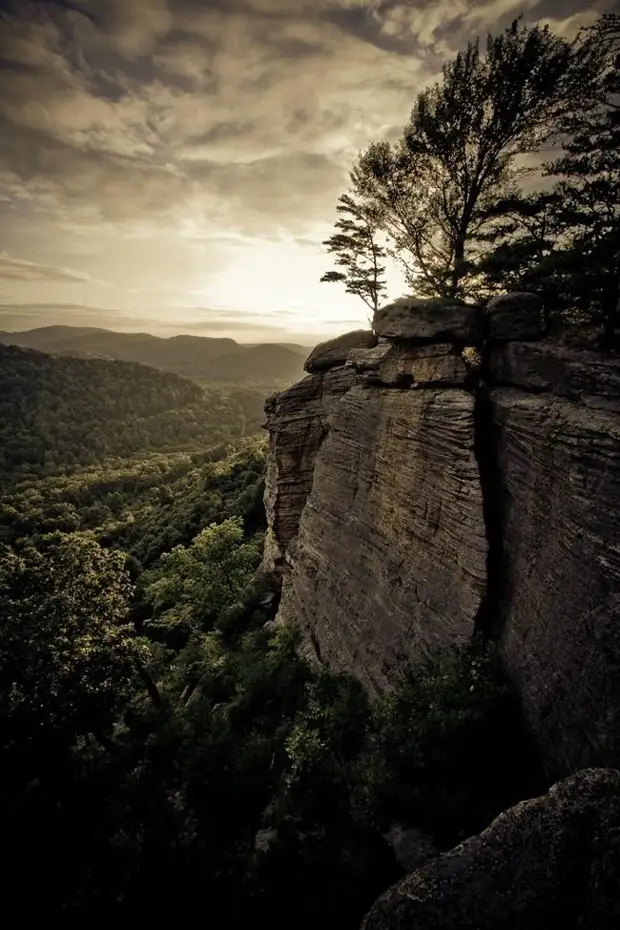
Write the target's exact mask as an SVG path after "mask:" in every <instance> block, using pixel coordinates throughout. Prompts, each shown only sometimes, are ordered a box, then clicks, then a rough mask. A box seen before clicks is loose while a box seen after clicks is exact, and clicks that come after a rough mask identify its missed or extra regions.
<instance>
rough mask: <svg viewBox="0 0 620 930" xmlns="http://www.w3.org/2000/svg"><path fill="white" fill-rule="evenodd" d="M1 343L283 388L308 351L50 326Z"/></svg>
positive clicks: (299, 372)
mask: <svg viewBox="0 0 620 930" xmlns="http://www.w3.org/2000/svg"><path fill="white" fill-rule="evenodd" d="M0 343H4V344H6V345H18V346H22V347H23V348H28V349H37V350H39V351H41V352H50V353H53V354H55V355H77V356H83V357H98V358H110V359H117V360H119V361H124V362H139V363H141V364H142V365H148V366H150V367H152V368H160V369H162V370H164V371H170V372H173V373H174V374H178V375H182V376H183V377H185V378H191V379H192V380H194V381H222V382H228V383H231V384H233V383H234V384H248V383H251V384H256V385H261V386H265V388H266V389H274V390H275V389H277V388H280V387H284V386H285V385H288V384H291V383H292V382H294V381H296V380H298V379H299V378H301V377H302V376H303V361H304V359H305V357H306V356H307V355H308V354H309V351H310V350H309V349H307V348H306V347H304V346H298V345H295V344H290V343H287V344H286V345H281V344H279V343H262V344H259V345H240V344H239V343H238V342H235V341H234V339H213V338H209V337H206V336H171V337H170V338H168V339H163V338H161V337H159V336H151V335H150V334H149V333H116V332H113V331H112V330H108V329H97V328H95V327H79V326H44V327H41V328H40V329H31V330H26V331H25V332H16V333H9V332H0Z"/></svg>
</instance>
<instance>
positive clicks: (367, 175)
mask: <svg viewBox="0 0 620 930" xmlns="http://www.w3.org/2000/svg"><path fill="white" fill-rule="evenodd" d="M609 56H610V51H609V45H608V43H605V42H601V41H600V40H599V39H598V38H597V37H595V36H594V34H593V33H592V32H590V31H587V30H585V31H582V32H581V33H580V34H579V35H578V36H577V38H576V39H575V40H574V41H572V42H569V41H568V40H566V39H564V38H560V37H558V36H555V35H554V34H553V33H552V32H551V31H550V30H549V28H548V27H547V26H544V27H541V26H535V27H533V28H528V27H527V26H525V25H524V24H523V23H522V22H521V20H520V19H519V20H515V21H514V22H513V23H512V25H511V26H510V27H509V28H508V29H506V30H505V31H504V32H503V33H501V34H500V35H498V36H488V38H487V43H486V51H485V53H484V54H483V53H481V51H480V44H479V40H476V41H475V42H470V43H469V45H468V46H467V48H466V49H465V51H462V52H459V54H458V55H457V56H456V57H455V58H454V59H453V60H452V61H450V62H448V63H446V64H445V65H444V68H443V75H442V79H441V80H440V81H438V82H437V83H436V84H434V85H433V86H431V87H430V88H428V89H427V90H425V91H423V92H422V93H420V94H418V96H417V99H416V102H415V104H414V107H413V110H412V113H411V118H410V120H409V123H408V125H407V127H406V128H405V131H404V134H403V137H402V139H400V140H399V141H398V142H397V143H395V144H393V145H391V144H390V143H388V142H375V143H372V144H371V145H370V146H369V148H368V149H367V150H366V151H365V152H364V153H362V154H361V155H360V157H359V159H358V162H357V164H356V165H355V167H354V168H353V170H352V172H351V175H350V177H351V182H352V189H353V194H354V197H355V199H356V201H357V202H358V203H359V204H363V205H365V206H366V207H367V208H368V209H372V211H373V214H372V215H373V216H374V217H375V218H376V221H377V225H378V228H380V229H381V230H383V231H384V233H386V234H387V235H388V237H389V242H390V247H389V249H388V254H390V255H392V256H393V257H394V258H396V259H397V261H399V262H400V263H401V264H402V265H403V266H404V269H405V273H406V278H407V282H408V284H409V285H410V286H411V288H412V290H413V291H414V292H415V293H417V294H420V295H426V296H441V297H464V296H468V295H470V294H472V293H473V294H475V293H476V265H477V262H478V261H479V259H480V258H481V256H482V255H484V251H485V248H486V249H488V248H489V246H488V245H487V244H486V243H485V242H484V238H483V237H484V235H485V234H488V232H489V230H490V229H492V227H493V224H494V223H495V221H496V220H495V217H494V215H493V206H494V204H495V203H496V202H497V201H498V200H500V199H502V198H506V197H507V196H510V195H511V194H515V193H516V192H517V190H518V188H517V182H518V180H519V178H520V177H521V176H522V175H523V173H524V172H525V171H526V169H525V168H524V167H523V165H521V166H520V167H519V166H518V164H517V162H518V160H519V159H520V158H522V156H526V155H530V154H532V153H537V152H540V151H541V149H543V148H544V147H545V146H548V145H550V144H552V143H553V141H555V140H556V139H557V138H558V137H559V136H560V135H561V133H563V132H566V131H568V130H569V127H570V124H571V120H572V119H573V116H574V114H575V113H583V112H587V111H589V110H590V109H591V108H592V107H593V106H595V105H596V104H597V102H598V101H599V100H600V99H601V95H602V93H603V82H604V75H605V72H606V70H607V69H608V66H609Z"/></svg>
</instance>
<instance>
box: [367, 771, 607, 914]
mask: <svg viewBox="0 0 620 930" xmlns="http://www.w3.org/2000/svg"><path fill="white" fill-rule="evenodd" d="M619 875H620V772H618V771H615V770H612V769H590V770H584V771H581V772H579V773H577V774H576V775H573V776H571V777H570V778H567V779H565V780H564V781H562V782H560V783H559V784H556V785H554V786H553V787H552V788H551V790H550V791H549V793H548V794H546V795H543V796H542V797H539V798H534V799H532V800H529V801H522V802H521V803H520V804H517V805H516V806H515V807H512V808H510V809H509V810H507V811H505V812H504V813H503V814H500V816H499V817H498V818H497V819H496V820H494V821H493V822H492V823H491V825H490V826H489V827H487V829H486V830H484V831H483V832H482V833H480V834H479V835H478V836H474V837H471V838H470V839H468V840H466V841H465V842H464V843H462V844H461V845H460V846H457V847H456V848H455V849H453V850H451V851H450V852H448V853H444V854H443V855H440V856H438V857H434V858H431V859H429V860H428V861H427V862H426V863H425V864H424V865H423V866H422V867H421V868H420V869H418V870H417V871H415V872H413V873H412V874H411V875H408V876H407V877H406V878H405V879H404V880H403V881H401V882H399V883H398V884H397V885H395V886H393V887H392V888H390V889H389V890H388V891H387V892H386V893H385V894H384V895H382V896H381V897H380V898H379V900H378V901H377V902H376V904H375V905H374V906H373V908H372V910H371V911H370V913H369V914H368V916H367V917H366V919H365V920H364V922H363V924H362V930H517V928H521V927H523V928H527V930H551V928H555V927H558V928H560V927H561V928H563V930H570V928H575V930H577V928H581V930H612V928H616V927H618V926H620V882H619V881H618V876H619Z"/></svg>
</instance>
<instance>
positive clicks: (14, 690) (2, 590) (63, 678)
mask: <svg viewBox="0 0 620 930" xmlns="http://www.w3.org/2000/svg"><path fill="white" fill-rule="evenodd" d="M125 560H126V556H125V555H124V553H121V552H114V551H110V550H105V549H102V548H101V546H100V545H99V544H98V543H97V542H96V540H95V539H94V537H93V536H92V535H91V534H89V533H70V534H65V533H53V534H49V535H47V536H44V537H43V538H42V539H41V541H40V543H39V547H38V548H36V547H35V546H34V545H32V544H28V545H25V546H23V547H20V548H19V549H18V550H17V551H16V550H13V549H11V548H9V547H4V548H3V549H2V551H1V552H0V718H1V719H2V722H3V725H2V735H1V738H0V747H1V748H2V750H3V751H4V752H5V753H6V752H9V753H12V751H13V749H14V748H17V749H19V755H20V757H21V756H22V755H24V754H25V755H32V756H33V758H36V757H38V756H39V755H40V754H41V753H43V755H45V754H47V753H49V752H51V751H52V749H53V751H55V752H59V751H61V749H64V750H65V751H68V750H69V749H70V748H71V747H72V746H73V745H74V744H75V743H76V741H77V740H78V739H79V738H80V737H84V736H86V735H87V734H93V735H94V736H95V737H96V738H97V739H98V740H99V741H100V742H103V743H105V742H106V740H107V738H108V736H109V734H110V732H111V730H112V728H113V726H114V725H115V723H116V721H117V719H118V714H119V711H120V709H121V708H122V707H123V706H124V704H125V703H126V701H127V700H128V698H129V697H130V696H131V695H132V694H133V693H135V691H136V688H137V681H138V676H139V675H141V674H143V673H146V674H147V675H148V673H147V672H146V662H147V659H148V651H147V647H146V646H145V644H144V643H143V642H142V641H139V640H136V639H135V637H134V635H133V631H132V629H131V627H130V626H129V624H128V622H127V605H128V599H129V595H130V591H131V583H130V580H129V576H128V574H127V572H126V570H125ZM54 747H55V748H54Z"/></svg>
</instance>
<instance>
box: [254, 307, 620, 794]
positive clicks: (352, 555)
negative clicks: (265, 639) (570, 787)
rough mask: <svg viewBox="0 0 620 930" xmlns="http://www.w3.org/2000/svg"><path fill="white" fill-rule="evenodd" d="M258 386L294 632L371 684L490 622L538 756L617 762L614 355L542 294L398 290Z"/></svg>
mask: <svg viewBox="0 0 620 930" xmlns="http://www.w3.org/2000/svg"><path fill="white" fill-rule="evenodd" d="M305 367H306V370H307V371H308V376H307V377H306V378H304V379H303V380H302V381H301V382H299V383H298V384H296V385H294V386H293V387H292V388H290V389H289V390H288V391H285V392H283V393H281V394H278V395H274V396H273V397H272V398H270V399H269V401H268V403H267V408H266V410H267V428H268V430H269V434H270V450H271V451H270V464H269V470H268V478H267V488H266V496H265V500H266V506H267V514H268V521H269V532H268V541H267V546H266V550H265V560H264V568H265V570H266V571H267V572H269V573H270V574H271V575H272V577H274V578H278V579H279V581H280V582H281V584H282V597H281V602H280V608H279V613H278V619H279V620H280V621H289V620H292V621H294V622H295V623H296V624H298V626H299V627H300V629H301V631H302V639H303V644H302V649H303V650H304V652H305V653H306V654H307V655H309V656H312V657H314V658H315V659H317V660H320V661H322V662H326V663H327V664H328V665H329V666H330V667H332V668H334V669H336V670H341V671H347V672H349V673H352V674H353V675H355V676H356V677H358V678H359V679H360V680H361V681H362V682H363V683H364V684H365V686H366V687H367V688H368V690H370V691H371V692H376V691H380V690H382V689H384V688H386V687H389V686H390V684H391V683H392V682H393V681H394V679H395V676H396V674H397V672H398V669H399V667H401V666H402V664H403V663H404V662H415V661H416V660H419V659H420V658H421V657H422V656H424V655H426V654H428V653H431V652H433V651H435V650H440V649H442V648H445V647H446V646H450V645H454V644H458V643H463V642H466V641H467V640H469V639H470V638H471V636H472V635H473V634H474V632H476V631H480V632H481V633H483V634H484V635H486V636H489V637H492V638H494V639H496V640H498V642H499V644H500V649H501V653H502V656H503V659H504V662H505V665H506V668H507V670H508V671H509V673H510V675H511V677H512V678H513V680H514V682H515V684H516V686H517V688H518V691H519V693H520V695H521V699H522V703H523V709H524V712H525V717H526V720H527V721H528V723H529V725H530V727H531V729H532V731H533V733H534V734H535V736H536V738H537V740H538V744H539V746H540V748H541V751H542V755H543V758H544V760H545V764H546V767H547V769H548V772H549V774H550V775H551V776H554V777H563V776H565V775H567V774H570V773H571V772H573V771H575V770H576V769H579V768H582V767H585V766H594V765H617V764H618V761H619V760H620V676H619V675H618V668H619V667H620V632H619V629H618V626H617V620H616V618H617V615H618V612H617V606H618V602H619V599H620V543H619V542H618V538H617V533H616V529H615V523H616V520H615V513H616V508H617V504H618V501H619V500H620V361H619V360H618V359H614V358H610V357H605V356H603V355H601V354H599V353H597V352H593V351H588V350H585V349H583V348H575V347H571V346H570V345H568V344H567V343H566V342H565V341H562V339H560V338H558V337H552V336H548V335H545V334H544V332H543V328H542V322H541V307H540V302H539V301H538V298H536V297H535V296H534V295H531V294H517V295H507V296H506V297H503V298H498V299H496V300H495V301H492V302H491V304H489V306H488V307H481V306H474V305H468V304H464V303H461V302H458V301H415V300H410V299H401V300H398V301H396V302H394V303H393V304H389V305H388V306H386V307H383V308H381V309H380V310H379V311H377V313H376V315H375V319H374V321H373V332H372V333H371V332H364V331H360V332H357V333H351V334H347V335H346V336H344V337H341V338H340V339H336V340H331V341H330V342H329V343H325V344H322V345H321V346H318V347H317V348H316V349H315V350H314V352H313V353H312V354H311V355H310V357H309V358H308V360H307V362H306V366H305Z"/></svg>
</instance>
